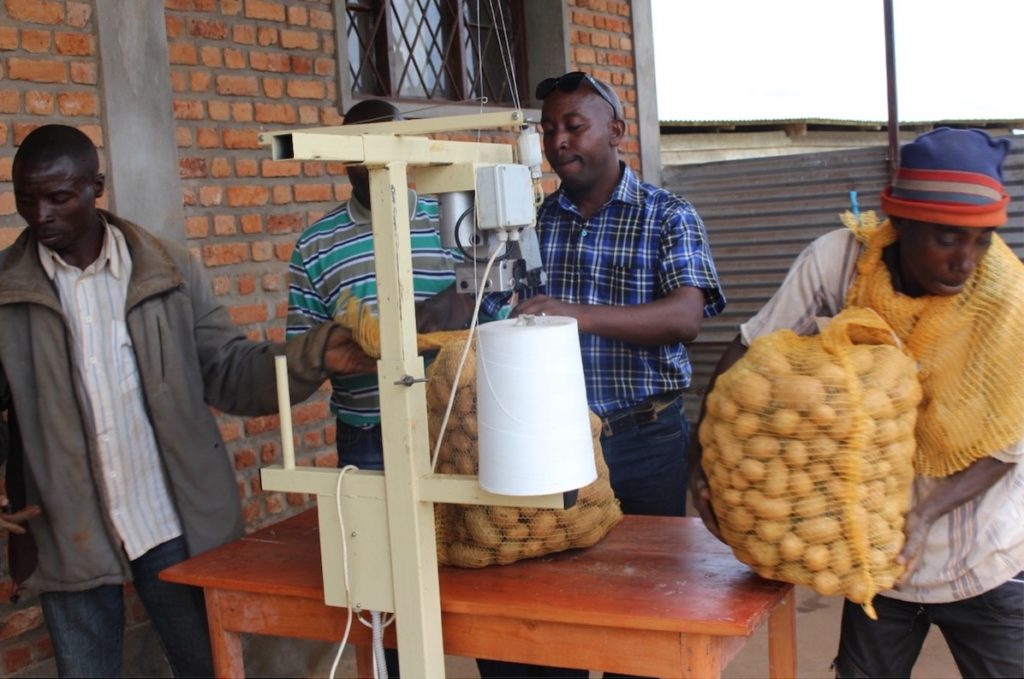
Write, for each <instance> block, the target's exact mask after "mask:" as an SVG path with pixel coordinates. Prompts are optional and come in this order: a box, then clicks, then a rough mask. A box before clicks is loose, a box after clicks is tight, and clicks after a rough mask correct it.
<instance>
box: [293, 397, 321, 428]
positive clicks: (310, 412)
mask: <svg viewBox="0 0 1024 679" xmlns="http://www.w3.org/2000/svg"><path fill="white" fill-rule="evenodd" d="M327 413H328V405H327V402H326V401H314V402H312V403H301V404H299V405H296V406H293V407H292V423H293V424H295V425H296V426H298V425H303V424H307V423H310V422H315V421H316V420H322V419H323V418H325V417H327Z"/></svg>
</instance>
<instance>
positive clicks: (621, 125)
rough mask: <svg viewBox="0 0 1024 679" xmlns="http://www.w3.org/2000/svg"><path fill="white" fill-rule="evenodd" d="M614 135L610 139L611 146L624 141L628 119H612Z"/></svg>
mask: <svg viewBox="0 0 1024 679" xmlns="http://www.w3.org/2000/svg"><path fill="white" fill-rule="evenodd" d="M611 125H612V135H611V138H610V139H609V140H608V144H609V146H618V145H619V144H621V143H622V138H623V137H625V136H626V121H624V120H622V119H620V118H616V119H615V120H613V121H612V123H611Z"/></svg>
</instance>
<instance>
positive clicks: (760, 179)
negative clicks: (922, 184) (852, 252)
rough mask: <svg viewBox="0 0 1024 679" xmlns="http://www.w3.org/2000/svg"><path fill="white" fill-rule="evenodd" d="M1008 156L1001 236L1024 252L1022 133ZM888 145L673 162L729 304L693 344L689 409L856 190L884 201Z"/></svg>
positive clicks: (672, 184)
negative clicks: (742, 331) (1006, 210)
mask: <svg viewBox="0 0 1024 679" xmlns="http://www.w3.org/2000/svg"><path fill="white" fill-rule="evenodd" d="M1012 139H1013V144H1014V145H1013V148H1012V150H1011V153H1010V156H1009V158H1008V159H1007V162H1006V163H1005V164H1004V179H1005V182H1006V186H1007V190H1008V192H1009V193H1010V196H1011V203H1010V215H1009V223H1008V224H1007V225H1006V226H1005V227H1003V228H1001V229H1000V235H1002V236H1003V238H1005V239H1006V240H1007V242H1008V243H1009V244H1010V245H1011V247H1013V248H1014V250H1015V251H1016V252H1017V254H1018V255H1021V256H1022V257H1024V139H1022V138H1020V137H1015V138H1012ZM886 151H887V149H886V148H885V147H875V148H865V149H858V150H850V151H836V152H830V153H813V154H805V155H794V156H784V157H771V158H757V159H750V160H736V161H727V162H720V163H706V164H703V165H687V166H680V167H665V168H664V170H663V174H662V184H663V186H664V187H665V188H666V189H668V190H670V191H672V192H673V193H676V194H677V195H680V196H683V197H685V198H687V199H688V200H690V201H691V202H692V203H693V204H694V205H695V206H696V208H697V211H698V212H699V213H700V215H701V217H702V218H703V220H704V223H705V226H706V227H707V230H708V236H709V238H710V239H711V246H712V251H713V254H714V257H715V263H716V265H717V267H718V273H719V276H720V277H721V280H722V285H723V288H724V289H725V294H726V297H727V298H728V300H729V304H728V306H727V308H726V311H725V313H724V314H722V315H721V316H719V317H717V318H714V319H710V320H707V321H705V323H704V326H703V329H702V331H701V334H700V336H699V337H698V338H697V340H696V342H694V343H693V344H692V345H691V346H690V347H689V350H690V354H691V359H692V363H693V368H694V377H693V382H692V386H691V394H692V396H691V398H690V399H689V400H688V403H687V410H688V412H690V414H691V416H692V415H694V414H695V410H696V407H697V404H698V403H699V398H700V397H701V396H702V395H703V393H704V388H705V386H706V385H707V380H708V378H709V377H710V375H711V371H712V369H713V368H714V366H715V364H716V363H717V361H718V358H719V356H721V353H722V351H724V349H725V347H726V345H727V344H728V343H729V342H730V341H731V340H732V338H733V337H735V336H736V333H737V332H738V330H739V325H740V323H742V322H744V321H746V320H747V319H748V318H750V317H751V316H752V315H753V314H754V313H756V312H757V310H758V309H760V308H761V306H762V305H763V304H764V303H765V302H767V301H768V298H769V297H771V295H772V294H773V293H774V292H775V290H776V289H777V288H778V286H779V284H780V283H781V282H782V279H783V277H784V276H785V274H786V271H788V269H789V266H790V264H792V262H793V260H794V259H795V258H796V256H797V255H798V254H799V253H800V251H801V250H802V249H803V248H804V247H805V246H806V245H807V244H808V243H810V242H811V241H812V240H813V239H814V238H816V237H818V236H820V235H822V234H824V233H827V232H828V231H831V230H832V229H836V228H839V227H840V223H839V219H838V214H839V213H840V212H842V211H844V210H847V209H849V208H850V205H851V202H850V192H851V191H855V192H856V194H857V201H858V205H859V207H860V209H861V210H877V209H878V208H879V194H880V193H881V190H882V188H883V187H884V186H885V184H886V182H887V181H888V163H887V162H886V158H885V156H886Z"/></svg>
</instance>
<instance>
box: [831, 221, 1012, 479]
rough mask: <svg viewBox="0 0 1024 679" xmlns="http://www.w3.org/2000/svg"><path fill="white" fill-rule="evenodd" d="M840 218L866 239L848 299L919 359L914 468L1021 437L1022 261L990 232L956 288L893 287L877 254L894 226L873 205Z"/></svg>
mask: <svg viewBox="0 0 1024 679" xmlns="http://www.w3.org/2000/svg"><path fill="white" fill-rule="evenodd" d="M843 222H844V223H845V224H846V225H847V226H848V227H849V228H851V229H853V231H854V232H855V233H856V234H857V237H858V239H859V240H861V241H862V242H863V243H864V245H865V247H864V251H863V253H862V254H861V256H860V259H859V260H858V262H857V277H856V278H855V279H854V283H853V286H852V288H851V290H850V292H849V294H848V296H847V304H849V305H851V306H861V307H868V308H871V309H874V310H875V311H877V312H878V314H879V315H880V316H881V317H882V318H883V319H885V321H886V322H887V323H888V324H889V325H890V326H891V327H892V328H893V330H894V331H895V333H896V335H897V336H898V337H899V338H900V339H901V340H902V341H903V342H904V344H905V346H906V347H907V350H908V351H909V353H910V354H911V355H912V356H914V358H916V359H917V361H918V363H919V365H920V379H921V387H922V389H923V390H924V395H925V397H924V400H923V402H922V404H921V410H920V413H919V416H918V422H917V429H916V435H917V444H918V450H917V456H916V458H915V460H914V468H915V470H916V472H917V473H918V474H922V475H925V476H937V477H943V476H949V475H950V474H954V473H956V472H958V471H960V470H962V469H964V468H966V467H967V466H969V465H970V464H971V463H972V462H974V461H975V460H979V459H981V458H983V457H988V456H990V455H992V453H994V452H996V451H999V450H1002V449H1004V448H1006V447H1007V446H1010V445H1012V444H1014V443H1016V442H1017V441H1019V440H1020V439H1021V438H1024V417H1022V415H1021V414H1022V413H1024V369H1022V367H1021V362H1020V359H1019V357H1018V354H1019V347H1020V343H1021V337H1022V336H1024V265H1022V264H1021V261H1020V259H1018V257H1017V256H1016V255H1015V254H1014V253H1013V251H1012V250H1010V248H1009V247H1008V246H1007V245H1006V243H1005V242H1004V241H1003V240H1002V239H1001V238H999V236H998V235H995V234H993V235H992V245H991V247H990V248H989V250H988V252H987V253H986V254H985V257H984V259H983V260H982V261H981V263H980V265H979V266H978V268H977V270H976V271H975V272H974V274H973V275H972V276H971V277H970V278H969V279H968V281H967V283H966V285H965V287H964V289H963V291H961V292H960V293H959V294H957V295H951V296H946V297H941V296H936V295H924V296H921V297H908V296H906V295H897V294H895V293H894V292H893V287H892V276H891V274H890V272H889V269H888V267H886V265H885V263H884V262H883V261H882V252H883V250H884V248H885V247H886V246H888V245H890V244H892V243H894V242H895V241H896V240H897V234H896V231H895V229H894V228H893V227H892V225H891V224H890V223H889V221H885V222H883V223H881V224H879V223H878V220H877V218H876V217H875V215H874V214H873V213H870V212H867V213H863V214H862V215H861V218H860V220H859V221H858V220H856V219H854V217H853V215H851V214H849V213H847V214H846V215H844V216H843Z"/></svg>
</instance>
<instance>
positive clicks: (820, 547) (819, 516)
mask: <svg viewBox="0 0 1024 679" xmlns="http://www.w3.org/2000/svg"><path fill="white" fill-rule="evenodd" d="M897 344H898V340H897V339H896V337H895V335H893V333H892V331H891V330H890V329H889V328H888V326H887V325H886V324H885V322H884V321H882V319H881V318H879V317H878V315H877V314H875V313H874V312H872V311H870V310H867V309H848V310H846V311H844V312H843V313H841V314H840V315H838V316H836V317H835V318H834V319H832V321H831V323H830V324H829V325H828V326H827V327H826V328H825V330H824V331H823V332H822V333H821V334H820V335H815V336H812V337H800V336H797V335H796V334H795V333H793V332H792V331H790V330H779V331H776V332H774V333H771V334H769V335H766V336H764V337H761V338H759V339H757V340H755V341H754V342H753V343H752V344H751V346H750V348H749V350H748V351H747V352H746V354H745V355H744V356H743V358H741V359H740V360H739V361H738V362H737V363H736V364H735V365H734V366H732V367H731V368H730V369H729V370H727V371H726V372H724V373H722V374H721V375H720V376H719V377H718V379H717V381H716V383H715V386H714V389H713V390H712V392H711V393H710V394H709V395H708V398H707V413H706V416H705V418H704V420H703V422H702V423H701V427H700V441H701V444H702V446H703V449H704V454H703V466H704V470H705V472H706V474H707V476H708V482H709V484H710V486H711V491H712V505H713V507H714V510H715V513H716V514H717V516H718V520H719V525H720V527H721V529H722V534H723V537H724V538H725V541H726V542H727V543H728V544H729V545H730V546H731V547H732V548H733V552H734V553H735V555H736V558H737V559H739V560H740V561H742V562H744V563H746V564H748V565H749V566H751V567H752V568H753V569H754V570H755V571H756V572H757V573H758V574H759V575H761V576H763V577H767V578H772V579H776V580H784V581H786V582H792V583H794V584H800V585H806V586H809V587H812V588H813V589H814V590H815V591H817V592H819V593H821V594H825V595H829V594H838V593H842V594H843V595H844V596H846V598H848V599H850V600H851V601H853V602H855V603H861V604H865V608H866V609H867V610H868V613H869V615H872V616H873V615H874V612H873V609H871V607H870V602H871V599H872V597H873V596H874V595H875V594H876V593H877V592H879V591H882V590H885V589H888V588H890V587H891V586H892V585H893V584H894V582H895V580H896V578H897V577H898V576H899V574H900V572H901V569H902V566H899V565H898V564H897V563H896V561H895V559H896V557H897V556H898V555H899V552H900V550H901V549H902V546H903V542H904V536H903V530H902V529H903V521H904V515H905V513H906V510H907V507H908V503H909V499H910V487H911V481H912V479H913V456H914V450H915V442H914V427H915V422H916V417H917V405H918V402H919V401H920V399H921V388H920V385H919V383H918V380H917V374H916V366H915V363H914V361H913V360H912V359H911V358H909V357H908V356H907V355H906V354H904V353H903V352H902V351H901V350H900V349H899V348H898V347H897V346H896V345H897Z"/></svg>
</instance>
